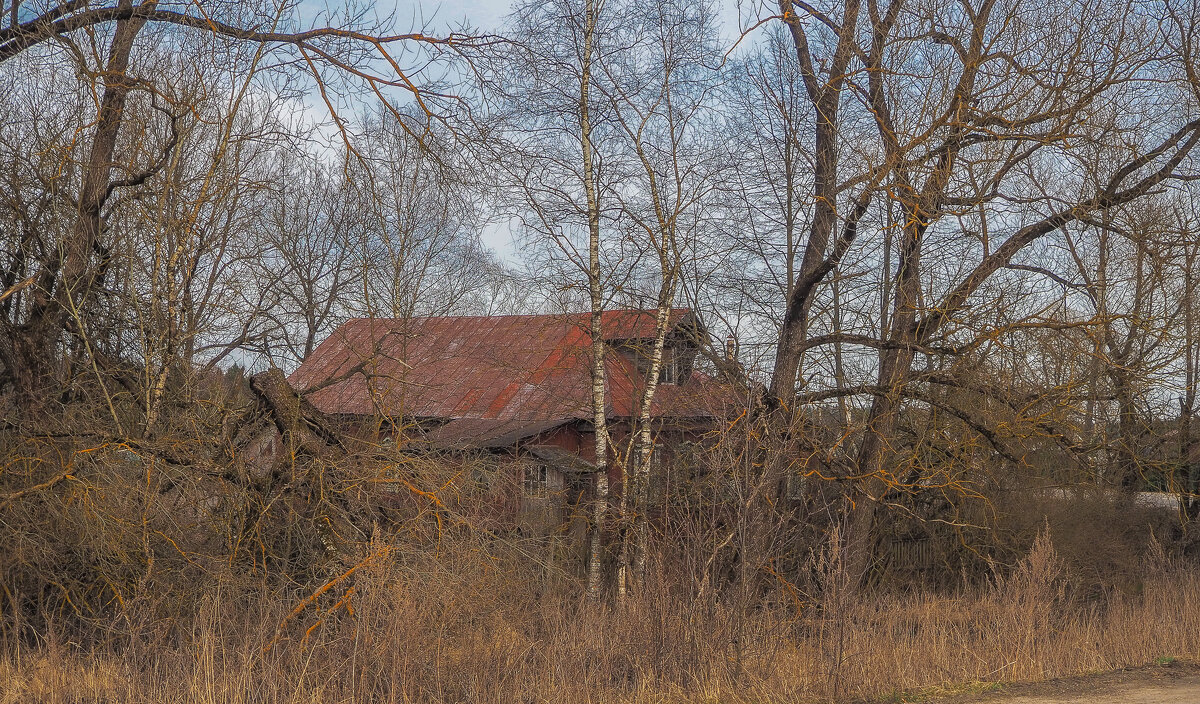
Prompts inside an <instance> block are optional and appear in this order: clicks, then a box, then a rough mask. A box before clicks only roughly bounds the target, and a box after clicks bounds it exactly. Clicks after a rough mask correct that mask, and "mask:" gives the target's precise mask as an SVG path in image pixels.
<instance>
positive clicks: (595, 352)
mask: <svg viewBox="0 0 1200 704" xmlns="http://www.w3.org/2000/svg"><path fill="white" fill-rule="evenodd" d="M598 12H599V8H598V7H597V1H596V0H586V2H585V3H584V13H585V17H584V34H583V63H582V66H581V75H580V84H579V137H580V140H579V141H580V146H581V147H582V151H583V188H584V192H585V194H586V197H587V220H588V295H589V298H590V302H591V314H592V315H591V336H592V366H591V375H592V380H591V381H592V425H593V426H594V428H595V431H596V443H595V453H596V458H595V463H596V497H595V501H594V503H593V506H592V536H591V541H590V545H589V546H588V578H587V593H588V598H589V599H591V600H592V601H599V600H600V590H601V586H602V582H603V560H602V559H601V558H602V551H603V547H604V522H605V519H606V517H607V512H608V423H607V419H608V413H607V404H606V398H605V390H604V382H605V377H604V334H603V312H604V297H603V293H604V292H603V289H602V286H601V279H600V196H599V193H598V192H597V190H598V189H597V184H596V170H595V164H594V157H593V154H592V122H591V111H590V105H589V101H590V97H591V96H590V92H591V79H592V74H591V71H592V54H593V52H594V51H595V35H596V20H597V15H598Z"/></svg>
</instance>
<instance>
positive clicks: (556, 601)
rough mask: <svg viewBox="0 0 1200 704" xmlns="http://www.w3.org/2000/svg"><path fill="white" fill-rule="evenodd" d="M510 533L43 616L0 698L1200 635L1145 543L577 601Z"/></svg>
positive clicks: (119, 696) (783, 685)
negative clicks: (1114, 576)
mask: <svg viewBox="0 0 1200 704" xmlns="http://www.w3.org/2000/svg"><path fill="white" fill-rule="evenodd" d="M530 549H531V548H528V547H526V548H522V549H521V550H524V551H525V553H526V554H524V555H519V554H515V553H514V551H513V549H512V546H508V547H506V548H503V549H498V548H495V547H494V546H488V545H485V544H479V543H473V544H468V543H465V542H464V543H462V544H455V545H443V546H442V548H441V550H440V551H439V552H438V553H436V554H429V555H427V556H425V557H423V558H421V559H412V558H410V557H404V556H403V555H402V553H398V552H396V551H393V550H380V549H378V547H376V551H375V552H373V553H371V554H369V555H368V559H366V560H364V561H363V562H362V563H361V564H360V566H359V567H358V569H357V571H356V573H355V574H354V575H353V583H354V584H353V589H352V590H348V589H345V588H341V587H342V586H343V585H341V584H339V588H337V589H332V588H331V589H329V590H328V591H329V592H330V593H334V592H336V598H334V596H329V597H328V598H327V599H323V598H321V597H318V598H316V599H311V600H308V601H305V600H304V599H301V598H296V597H295V595H287V594H281V593H278V592H272V591H262V592H260V593H258V594H256V595H254V594H249V593H246V592H238V591H236V590H234V589H232V588H230V589H229V590H228V591H225V590H223V589H222V588H221V587H220V585H219V584H218V585H216V586H215V587H214V588H213V589H210V590H209V591H208V593H207V594H206V595H205V596H204V597H202V599H201V600H200V602H199V603H198V604H197V605H196V607H195V615H194V617H193V618H192V620H191V622H190V623H188V624H186V626H185V625H184V624H182V623H177V624H174V627H171V628H165V629H160V631H159V632H158V633H157V634H156V635H155V636H154V637H137V638H130V639H128V640H127V641H126V643H125V644H124V645H123V646H121V647H119V648H117V647H97V648H93V649H91V650H85V649H83V648H81V647H79V646H77V645H76V644H74V643H73V642H71V641H69V640H68V639H67V637H65V636H62V635H60V634H58V632H57V631H56V629H54V628H51V629H49V630H48V632H47V634H46V635H45V638H44V639H43V640H42V641H41V642H39V643H38V644H36V645H31V646H25V647H22V648H18V649H14V650H13V652H9V653H8V654H7V656H6V657H5V659H4V660H3V661H2V662H0V704H10V703H11V704H15V703H17V702H27V701H42V702H47V703H50V704H53V703H56V702H186V703H188V704H192V703H196V704H200V703H208V702H230V703H231V704H241V703H242V702H246V703H249V702H264V703H272V704H273V703H275V702H314V703H315V702H320V703H325V702H330V703H332V702H371V701H389V702H390V701H397V702H526V701H527V702H545V701H555V702H557V701H562V702H601V701H604V702H665V701H678V702H718V701H719V702H784V701H789V702H790V701H828V700H852V699H862V698H867V699H874V698H880V697H886V696H888V695H890V694H894V693H896V692H899V691H913V690H919V689H922V688H929V687H934V686H941V685H946V684H948V683H966V682H978V681H997V682H1008V681H1022V680H1037V679H1043V678H1052V677H1060V676H1065V675H1071V674H1076V673H1081V672H1088V671H1097V670H1107V669H1114V668H1119V667H1123V666H1128V665H1134V664H1142V663H1146V662H1151V661H1154V660H1155V659H1156V658H1162V657H1168V656H1169V657H1177V658H1178V657H1181V658H1196V657H1198V656H1200V572H1198V571H1196V570H1195V569H1191V568H1185V567H1183V566H1181V565H1178V564H1173V563H1172V561H1171V560H1169V559H1167V558H1166V557H1165V556H1163V555H1162V554H1161V553H1159V552H1156V551H1152V554H1151V555H1150V556H1149V557H1148V558H1147V559H1146V564H1145V566H1144V573H1143V574H1144V577H1143V579H1142V581H1141V588H1140V590H1139V591H1137V592H1135V593H1119V592H1113V593H1109V594H1107V595H1106V596H1105V597H1104V598H1102V599H1095V598H1092V599H1090V600H1080V599H1075V598H1073V597H1072V596H1071V593H1070V591H1071V590H1070V588H1069V587H1068V582H1067V581H1066V580H1065V579H1064V574H1063V564H1062V562H1061V561H1060V559H1059V558H1058V556H1057V555H1056V553H1055V551H1054V549H1053V547H1052V546H1051V545H1050V543H1049V540H1048V539H1045V538H1042V539H1039V540H1038V542H1037V543H1036V544H1035V546H1034V548H1033V550H1032V551H1031V552H1030V554H1029V555H1028V557H1027V558H1025V560H1023V561H1022V563H1021V564H1020V565H1019V566H1018V567H1017V568H1016V569H1015V570H1011V571H1009V572H1008V573H1007V574H1005V575H1004V576H997V577H995V578H994V579H993V580H992V581H991V583H990V584H989V585H987V586H985V587H978V588H971V589H968V590H965V591H963V592H962V593H959V594H958V595H955V596H939V595H934V594H928V593H910V594H907V595H903V596H874V597H853V598H849V597H847V598H841V599H834V598H832V597H827V598H826V603H824V604H819V603H818V604H807V605H805V606H803V607H802V608H801V610H800V612H799V613H796V612H795V611H794V610H789V611H786V612H784V611H772V610H765V609H763V608H761V607H757V608H751V609H735V608H733V607H732V606H730V605H727V604H723V603H721V602H720V601H713V600H708V601H705V602H703V603H701V602H696V601H690V600H689V599H687V598H685V597H684V596H683V593H682V591H681V590H679V589H676V588H673V587H672V586H671V584H670V580H669V579H667V578H665V577H660V578H659V579H657V580H656V582H655V583H654V584H653V585H649V586H648V587H647V588H646V589H645V590H644V591H643V593H642V595H641V596H640V597H638V598H634V599H630V600H629V601H628V602H627V603H626V604H625V605H623V606H618V607H614V608H596V607H594V606H592V605H590V604H588V603H585V602H580V601H579V600H578V598H577V597H576V596H574V595H575V594H577V591H576V590H575V589H574V588H573V587H572V586H571V584H572V578H570V577H567V576H565V575H562V574H557V573H555V572H554V571H553V570H550V569H547V567H546V566H545V564H544V563H543V564H542V565H541V566H538V567H531V566H530V565H531V564H534V563H535V562H536V561H531V560H529V559H528V557H529V555H528V551H529V550H530ZM521 550H517V552H520V551H521ZM827 576H828V575H827ZM347 581H350V580H349V579H347ZM827 586H828V585H827ZM347 592H349V595H347ZM826 592H827V593H829V594H832V593H835V592H836V589H829V588H827V589H826Z"/></svg>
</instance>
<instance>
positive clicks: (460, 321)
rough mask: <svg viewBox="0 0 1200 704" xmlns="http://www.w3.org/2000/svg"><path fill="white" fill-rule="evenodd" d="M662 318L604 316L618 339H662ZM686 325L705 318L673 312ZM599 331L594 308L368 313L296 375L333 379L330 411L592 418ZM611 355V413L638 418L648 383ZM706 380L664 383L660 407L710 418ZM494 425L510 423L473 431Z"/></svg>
mask: <svg viewBox="0 0 1200 704" xmlns="http://www.w3.org/2000/svg"><path fill="white" fill-rule="evenodd" d="M654 323H655V314H654V312H653V311H635V310H614V311H606V312H605V313H604V316H603V318H602V321H601V325H602V329H603V331H604V337H605V338H606V339H608V340H630V339H645V338H652V337H653V335H654ZM684 324H690V325H696V324H697V323H696V321H695V317H694V316H693V315H692V313H691V312H690V311H689V310H687V309H675V310H673V311H672V312H671V325H672V329H674V328H677V327H679V326H681V325H684ZM590 328H591V325H590V315H589V314H586V313H581V314H566V315H508V316H474V317H428V318H409V319H391V318H358V319H353V320H350V321H348V322H346V323H345V324H343V325H342V326H341V327H339V328H338V329H337V330H335V331H334V332H333V334H331V335H330V336H329V337H328V338H327V339H326V340H325V341H324V342H322V343H321V344H320V345H319V346H318V347H317V349H316V350H315V351H314V352H313V353H312V355H310V356H309V357H308V359H306V360H305V361H304V363H303V364H301V365H300V368H299V369H297V370H296V371H295V372H293V373H292V375H291V376H290V377H289V381H291V383H292V384H293V385H294V386H295V387H296V388H298V389H301V390H303V389H306V388H311V387H313V386H315V385H319V384H324V385H325V386H324V387H323V388H320V389H318V390H316V391H314V392H313V393H312V395H311V396H310V400H311V401H312V403H313V404H314V405H315V406H316V407H317V408H318V409H320V410H322V411H324V412H326V413H335V414H347V415H374V414H382V415H391V416H404V417H409V418H439V419H447V420H458V419H477V420H481V421H482V420H491V421H514V422H516V425H519V424H522V423H526V424H541V423H542V422H545V421H559V420H570V419H590V418H591V416H592V411H591V380H590V379H591V375H590V366H591V335H590ZM605 362H606V368H607V376H608V379H607V394H606V396H607V399H608V406H609V408H608V412H609V416H610V417H622V416H628V415H629V414H630V411H631V409H633V408H635V407H636V399H637V398H638V394H639V393H640V389H641V388H642V384H643V383H644V381H643V380H642V379H641V376H640V375H639V374H638V372H637V369H636V367H635V365H634V362H633V360H632V359H631V358H629V357H628V356H627V355H626V354H623V353H621V352H620V351H618V350H616V349H613V348H612V347H610V348H609V353H608V355H607V358H606V360H605ZM705 378H706V377H704V375H701V374H693V379H691V380H689V381H688V382H685V383H684V384H682V385H678V386H675V385H660V386H659V390H658V391H657V392H656V394H655V398H654V403H653V404H652V412H653V413H654V414H655V415H671V414H673V413H681V414H683V415H688V416H691V415H708V414H709V411H708V410H705V409H704V408H702V407H703V406H704V404H697V403H695V400H696V399H695V398H694V396H695V394H696V392H698V391H700V390H701V388H702V387H703V386H704V384H701V383H699V382H700V381H702V380H703V379H705ZM331 381H332V383H330V382H331ZM693 381H696V382H697V383H692V382H693ZM476 425H477V426H479V427H478V428H476V427H474V426H476ZM485 425H486V426H490V427H489V430H491V429H492V427H494V428H495V429H496V430H498V429H499V427H500V426H501V424H500V423H497V424H495V425H494V426H493V424H478V423H477V424H473V426H472V429H471V430H472V431H475V432H478V431H483V429H484V426H485ZM504 425H506V426H507V427H509V428H515V427H516V426H515V425H508V424H504ZM463 429H464V430H467V428H466V427H465V426H464V427H463ZM484 434H490V433H488V432H487V431H484Z"/></svg>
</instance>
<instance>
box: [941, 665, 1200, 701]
mask: <svg viewBox="0 0 1200 704" xmlns="http://www.w3.org/2000/svg"><path fill="white" fill-rule="evenodd" d="M927 701H931V702H933V703H936V704H967V703H968V702H971V703H974V702H980V703H981V704H989V703H994V704H1084V703H1085V702H1086V703H1088V704H1200V663H1195V662H1181V661H1175V662H1172V663H1169V664H1162V665H1152V666H1147V667H1138V668H1126V669H1124V670H1117V671H1115V672H1105V673H1102V674H1096V675H1082V676H1079V677H1068V678H1064V679H1060V680H1052V681H1049V682H1036V683H1029V684H1007V685H1004V686H1003V687H999V688H997V689H996V690H995V691H988V692H979V691H976V692H972V693H962V694H957V695H954V696H951V697H944V698H935V699H932V700H927Z"/></svg>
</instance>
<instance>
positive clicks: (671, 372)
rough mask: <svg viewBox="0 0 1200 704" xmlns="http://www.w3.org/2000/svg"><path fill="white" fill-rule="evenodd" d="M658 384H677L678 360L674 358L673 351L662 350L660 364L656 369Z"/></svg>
mask: <svg viewBox="0 0 1200 704" xmlns="http://www.w3.org/2000/svg"><path fill="white" fill-rule="evenodd" d="M658 383H660V384H678V383H679V360H678V358H676V356H675V351H674V350H670V349H664V350H663V356H662V364H661V365H660V366H659V368H658Z"/></svg>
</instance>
